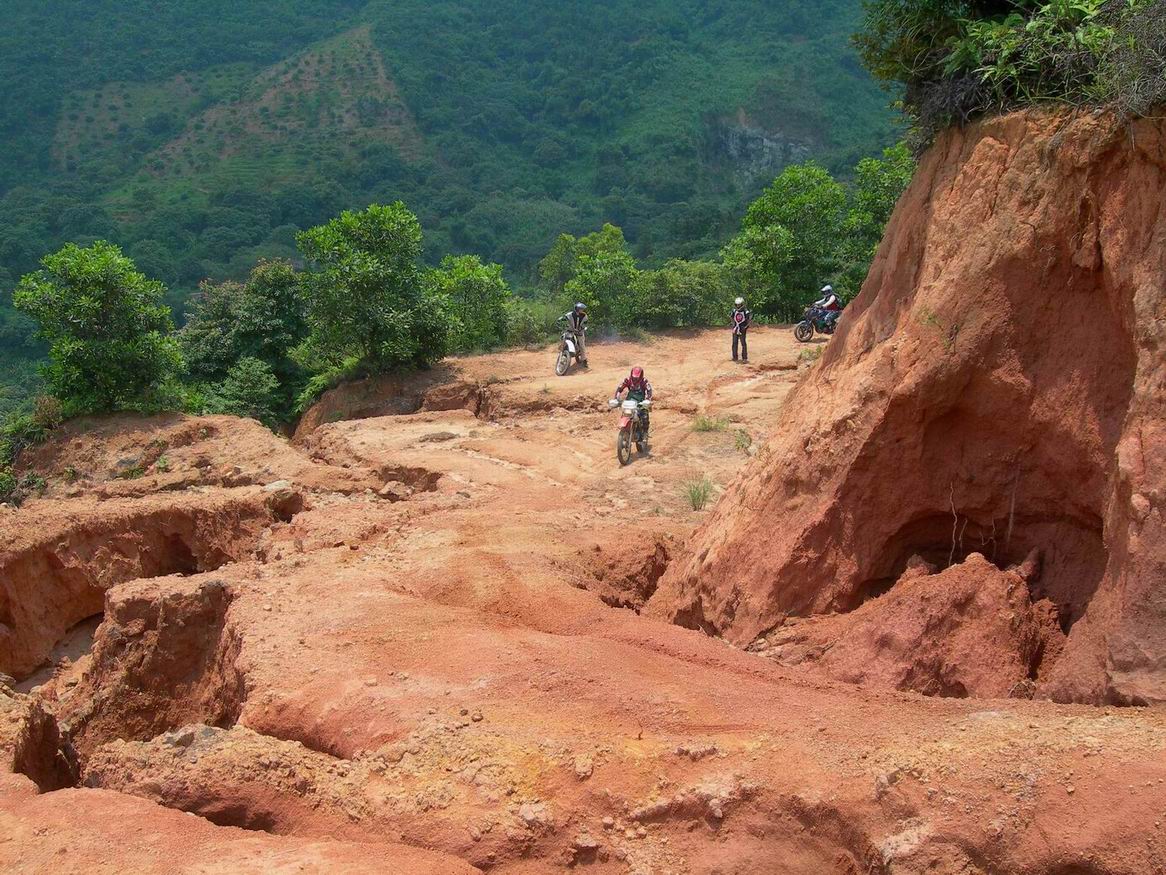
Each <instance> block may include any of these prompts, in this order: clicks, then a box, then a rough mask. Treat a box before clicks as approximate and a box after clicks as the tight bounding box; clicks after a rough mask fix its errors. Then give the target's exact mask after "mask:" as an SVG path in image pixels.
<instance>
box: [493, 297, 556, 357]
mask: <svg viewBox="0 0 1166 875" xmlns="http://www.w3.org/2000/svg"><path fill="white" fill-rule="evenodd" d="M560 315H562V314H561V313H559V312H558V309H557V308H556V307H554V306H552V305H551V304H549V303H547V302H545V301H524V300H521V299H518V298H511V299H510V300H509V301H508V302H507V305H506V342H507V343H508V344H511V345H512V346H535V345H540V346H541V345H542V344H544V343H547V342H548V341H551V340H554V339H555V338H556V337H557V336H558V335H559V328H560V327H559V325H558V324H557V323H556V321H555V320H557V319H558V317H559V316H560Z"/></svg>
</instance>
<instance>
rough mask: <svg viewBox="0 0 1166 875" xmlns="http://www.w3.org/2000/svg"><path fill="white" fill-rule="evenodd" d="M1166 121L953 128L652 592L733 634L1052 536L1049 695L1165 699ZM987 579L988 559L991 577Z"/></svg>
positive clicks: (1011, 553) (1068, 117) (848, 607)
mask: <svg viewBox="0 0 1166 875" xmlns="http://www.w3.org/2000/svg"><path fill="white" fill-rule="evenodd" d="M1163 191H1166V126H1164V125H1163V123H1162V122H1161V121H1148V120H1147V121H1139V122H1136V123H1134V124H1131V125H1118V124H1116V123H1115V122H1114V121H1113V120H1112V119H1111V118H1109V117H1107V116H1104V115H1100V114H1092V115H1078V114H1070V113H1067V112H1026V113H1017V114H1014V115H1011V116H1006V117H1003V118H998V119H993V120H989V121H985V122H983V123H979V124H976V125H973V126H971V127H969V128H968V129H966V130H963V131H951V132H949V133H947V134H945V135H944V136H943V137H942V138H941V139H940V140H939V142H938V143H937V144H936V145H935V146H934V147H933V148H932V149H931V151H930V152H929V153H928V154H927V155H926V156H925V157H924V159H923V161H922V162H921V165H920V168H919V172H918V174H917V175H916V178H915V181H914V182H913V184H912V185H911V187H910V189H909V190H908V191H907V193H906V194H905V195H904V197H903V198H902V200H901V202H900V203H899V205H898V207H897V209H896V212H895V215H894V217H893V219H892V221H891V224H890V226H889V227H888V231H887V235H886V237H885V239H884V241H883V244H882V246H881V248H880V250H879V253H878V255H877V257H876V260H875V263H874V266H873V268H872V270H871V272H870V275H869V277H868V279H867V282H866V285H865V286H864V287H863V290H862V292H861V294H860V295H859V297H858V298H857V299H856V300H855V302H854V303H853V304H852V305H851V306H850V308H849V309H848V311H847V313H846V315H845V317H844V318H843V320H842V324H841V328H840V332H839V334H838V335H837V336H836V337H835V338H834V339H833V340H832V341H831V343H830V346H829V348H828V349H827V350H826V353H825V355H823V357H822V359H821V361H820V363H819V364H818V365H817V366H816V367H815V368H814V369H813V371H812V373H811V374H810V375H809V376H808V377H807V378H806V380H805V382H804V383H803V384H802V385H801V386H799V388H798V389H797V390H796V391H795V393H794V394H793V395H792V396H791V400H790V401H789V402H788V403H787V404H786V405H785V406H784V407H783V408H782V411H781V419H782V421H781V423H780V425H778V426H777V428H776V430H775V432H774V434H773V435H772V437H771V439H770V441H769V442H768V444H767V445H766V446H765V447H764V449H763V450H762V451H761V452H760V453H759V454H758V455H757V456H756V457H755V459H754V460H753V462H752V463H751V464H750V467H749V469H748V470H747V472H746V473H745V475H744V476H743V477H742V478H740V479H739V481H738V482H737V484H736V485H735V486H734V488H733V489H732V490H731V491H730V492H729V493H728V494H727V495H726V497H725V498H724V499H723V500H722V502H721V503H720V505H719V507H718V508H717V510H716V512H715V513H714V514H713V515H712V516H711V517H710V519H709V520H708V521H707V522H706V524H705V525H704V526H703V527H702V529H701V531H700V532H699V533H698V535H697V536H696V537H695V538H694V539H693V541H692V542H691V544H692V546H691V548H690V550H689V551H688V553H687V554H686V555H685V556H684V557H682V558H681V559H680V560H679V561H677V562H675V563H674V564H673V566H672V567H671V568H670V569H669V571H668V573H667V574H666V575H665V577H664V578H663V580H662V581H661V585H660V587H659V589H658V590H657V593H656V595H655V596H654V597H653V600H652V602H651V603H650V605H649V610H650V612H652V613H654V614H656V615H657V616H663V617H666V618H668V619H670V620H672V621H674V622H678V623H680V624H682V625H687V626H691V627H695V628H702V629H704V630H706V631H708V632H710V633H715V634H719V635H723V636H725V637H726V638H728V639H730V640H732V641H734V642H737V643H741V644H745V643H748V642H751V641H753V640H755V639H756V638H757V637H758V636H760V635H763V634H765V633H767V632H769V631H770V630H772V629H774V628H775V627H776V626H778V625H779V624H780V623H781V622H782V621H783V620H784V618H785V617H786V616H788V615H794V616H811V615H816V614H829V613H844V612H849V611H852V610H854V609H856V608H858V607H859V606H861V605H862V604H863V603H864V602H866V601H868V600H869V599H871V598H875V597H878V596H880V595H882V594H883V593H885V592H886V591H887V590H888V589H889V588H892V587H894V586H896V581H897V580H898V579H899V578H900V577H901V575H903V572H904V570H905V569H906V566H907V563H908V561H909V560H910V559H911V558H912V557H915V556H918V557H921V558H923V559H924V560H926V561H929V562H932V563H934V564H936V565H938V566H939V567H941V568H942V567H947V566H949V565H952V564H955V563H958V562H960V561H962V560H964V559H965V557H967V556H968V555H970V554H971V553H981V554H983V555H984V556H985V557H987V559H988V560H990V561H991V562H992V563H994V564H995V565H996V566H998V567H1000V568H1004V567H1006V566H1008V565H1012V564H1016V563H1019V562H1020V561H1021V560H1023V559H1024V557H1025V556H1026V555H1028V554H1029V553H1030V552H1031V551H1033V550H1039V551H1041V553H1042V555H1043V563H1042V568H1041V573H1040V574H1039V576H1037V577H1036V578H1035V579H1034V580H1033V581H1032V583H1031V584H1030V586H1031V590H1032V592H1031V596H1032V600H1033V601H1034V602H1036V601H1040V600H1042V599H1047V600H1049V601H1051V602H1052V603H1053V604H1055V605H1056V608H1057V615H1058V620H1059V623H1060V625H1061V627H1062V629H1063V630H1065V631H1066V632H1067V634H1068V639H1067V642H1066V644H1065V649H1064V652H1063V654H1062V655H1061V656H1060V657H1059V659H1058V660H1057V661H1056V664H1055V665H1052V666H1047V665H1046V667H1045V668H1044V669H1042V681H1041V683H1040V685H1039V688H1038V690H1037V694H1038V695H1043V696H1048V697H1052V698H1055V699H1058V700H1066V701H1069V700H1073V701H1084V702H1107V703H1115V704H1132V703H1153V702H1162V701H1166V527H1164V521H1163V498H1164V489H1166V473H1164V471H1166V468H1164V465H1163V462H1164V461H1166V418H1164V416H1163V413H1164V412H1166V358H1164V352H1166V350H1164V347H1166V289H1164V282H1166V280H1164V277H1166V212H1163V209H1162V206H1163V198H1162V193H1163ZM991 571H993V572H994V569H991Z"/></svg>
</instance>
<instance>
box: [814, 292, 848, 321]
mask: <svg viewBox="0 0 1166 875" xmlns="http://www.w3.org/2000/svg"><path fill="white" fill-rule="evenodd" d="M814 306H815V307H817V308H818V309H819V310H825V311H826V316H825V319H826V321H827V322H828V323H831V324H833V323H835V322H837V321H838V317H839V316H840V315H841V314H842V301H841V300H840V299H839V297H838V296H837V295H836V294H834V287H833V286H831V285H824V286H822V297H820V298H819V299H818V300H816V301H814Z"/></svg>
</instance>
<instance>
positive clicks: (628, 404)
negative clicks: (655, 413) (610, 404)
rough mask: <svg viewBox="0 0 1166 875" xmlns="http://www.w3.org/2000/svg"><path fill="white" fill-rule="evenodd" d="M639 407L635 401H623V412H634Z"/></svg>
mask: <svg viewBox="0 0 1166 875" xmlns="http://www.w3.org/2000/svg"><path fill="white" fill-rule="evenodd" d="M639 407H640V405H639V404H638V403H637V402H635V401H625V402H624V403H623V412H624V413H635V412H636V411H637V410H638V409H639Z"/></svg>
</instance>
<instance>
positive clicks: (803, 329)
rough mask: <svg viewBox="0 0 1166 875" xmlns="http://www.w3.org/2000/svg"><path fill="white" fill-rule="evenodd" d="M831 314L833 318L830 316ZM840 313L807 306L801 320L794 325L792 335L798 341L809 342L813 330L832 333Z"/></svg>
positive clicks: (812, 335)
mask: <svg viewBox="0 0 1166 875" xmlns="http://www.w3.org/2000/svg"><path fill="white" fill-rule="evenodd" d="M832 314H833V317H834V318H830V317H831V315H832ZM841 315H842V314H841V313H837V312H836V311H831V310H823V309H822V308H821V307H807V308H806V313H805V315H804V316H803V317H802V321H801V322H799V323H798V324H797V325H795V326H794V337H795V338H796V339H797V340H798V342H799V343H809V342H810V341H811V340H813V339H814V332H815V331H816V332H817V333H818V334H833V333H834V329H836V328H837V327H838V318H839V316H841Z"/></svg>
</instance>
